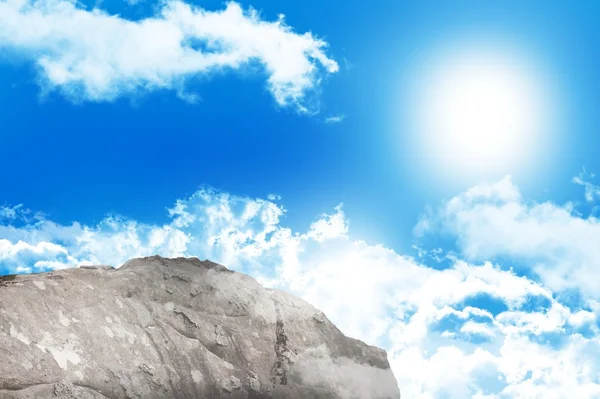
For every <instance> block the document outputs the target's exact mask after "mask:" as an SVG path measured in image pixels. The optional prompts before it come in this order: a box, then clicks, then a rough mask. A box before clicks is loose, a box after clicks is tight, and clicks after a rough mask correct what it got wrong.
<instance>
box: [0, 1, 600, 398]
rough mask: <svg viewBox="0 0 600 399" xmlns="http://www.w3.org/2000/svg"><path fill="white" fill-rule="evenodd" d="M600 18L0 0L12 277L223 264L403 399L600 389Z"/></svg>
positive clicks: (460, 9) (586, 7) (590, 12)
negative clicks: (306, 320)
mask: <svg viewBox="0 0 600 399" xmlns="http://www.w3.org/2000/svg"><path fill="white" fill-rule="evenodd" d="M598 8H600V5H596V4H594V3H593V2H580V3H579V4H577V5H574V4H567V3H566V2H548V1H546V2H541V1H539V2H538V1H530V2H526V4H525V2H518V1H487V2H477V1H458V0H457V1H452V2H448V1H401V2H399V1H387V0H382V1H379V2H377V3H376V4H369V5H366V4H363V3H360V2H343V3H342V2H338V1H329V2H325V4H323V2H317V1H312V0H307V1H303V2H291V1H280V2H272V1H259V0H256V1H250V2H246V1H245V2H230V3H225V2H221V1H212V0H206V1H196V2H181V1H172V0H170V1H164V2H154V1H152V0H137V1H136V0H129V1H127V0H97V1H96V2H92V1H82V2H77V3H75V2H71V1H69V0H37V1H36V0H0V168H1V170H2V171H3V174H2V184H1V185H0V274H11V273H36V272H43V271H49V270H53V269H60V268H66V267H76V266H78V265H85V264H109V265H113V266H116V267H118V266H120V265H121V264H122V263H124V262H125V261H126V260H128V259H130V258H132V257H138V256H147V255H152V254H160V255H163V256H197V257H199V258H201V259H206V258H208V259H211V260H214V261H217V262H219V263H222V264H224V265H226V266H227V267H229V268H231V269H233V270H237V271H240V272H244V273H247V274H250V275H251V276H253V277H254V278H256V279H257V280H258V281H260V282H261V283H262V284H264V285H267V286H270V287H277V288H281V289H285V290H287V291H289V292H292V293H294V294H296V295H298V296H300V297H302V298H304V299H306V300H307V301H309V302H310V303H311V304H313V305H314V306H316V307H317V308H319V309H321V310H323V311H324V312H325V313H326V314H327V315H328V317H329V318H330V319H331V320H332V321H333V322H334V323H336V325H338V326H339V328H340V329H341V330H342V331H343V332H344V333H346V334H347V335H349V336H352V337H355V338H359V339H361V340H364V341H365V342H367V343H370V344H374V345H378V346H380V347H382V348H384V349H386V350H387V352H388V358H389V360H390V364H391V366H392V369H393V371H394V373H395V375H396V378H397V380H398V384H399V387H400V390H401V392H402V396H403V398H465V397H474V398H480V399H483V398H513V397H514V398H534V397H540V398H565V397H577V398H594V397H600V361H599V360H598V359H599V358H600V356H598V355H599V353H598V352H599V349H598V348H600V346H599V345H598V344H599V343H600V342H599V340H600V330H599V327H600V324H599V317H600V302H599V301H600V295H599V294H598V293H599V292H600V283H599V282H598V279H597V278H596V276H597V271H598V268H599V267H600V245H598V240H599V239H600V224H599V223H598V219H597V215H598V201H599V200H600V179H599V178H598V177H596V175H595V173H600V157H598V156H597V149H598V148H600V147H599V145H600V139H599V138H598V135H597V133H596V126H599V125H600V113H598V112H597V108H598V104H600V76H599V75H598V72H597V71H598V70H600V68H599V67H600V56H599V55H598V54H600V44H598V41H597V40H595V39H596V38H597V37H598V35H599V34H600V25H599V24H598V23H597V17H596V16H597V15H598V14H599V12H600V10H599V9H598ZM357 292H360V293H361V295H356V293H357Z"/></svg>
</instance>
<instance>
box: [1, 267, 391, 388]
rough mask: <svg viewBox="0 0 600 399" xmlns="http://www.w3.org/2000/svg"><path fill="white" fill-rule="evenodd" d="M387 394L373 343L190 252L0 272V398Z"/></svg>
mask: <svg viewBox="0 0 600 399" xmlns="http://www.w3.org/2000/svg"><path fill="white" fill-rule="evenodd" d="M53 397H54V398H144V399H145V398H265V399H266V398H274V399H276V398H321V399H329V398H331V399H333V398H340V399H346V398H357V399H376V398H377V399H380V398H381V399H383V398H399V397H400V393H399V391H398V387H397V384H396V380H395V378H394V375H393V374H392V371H391V370H390V367H389V364H388V361H387V356H386V353H385V351H383V350H381V349H378V348H375V347H372V346H368V345H366V344H364V343H362V342H360V341H357V340H354V339H351V338H347V337H345V336H344V335H343V334H342V333H341V332H340V331H339V330H338V329H337V328H336V327H335V326H334V325H333V324H332V323H331V322H329V320H328V319H327V318H326V317H325V316H324V315H323V314H322V313H321V312H319V311H318V310H316V309H315V308H313V307H312V306H310V305H309V304H308V303H306V302H305V301H303V300H300V299H298V298H295V297H293V296H292V295H289V294H287V293H285V292H282V291H278V290H270V289H266V288H263V287H262V286H261V285H260V284H258V283H257V282H256V281H255V280H254V279H252V278H251V277H249V276H246V275H244V274H240V273H235V272H232V271H229V270H228V269H226V268H225V267H224V266H221V265H218V264H216V263H213V262H210V261H200V260H198V259H196V258H189V259H186V258H177V259H165V258H161V257H158V256H153V257H148V258H141V259H133V260H131V261H129V262H127V263H125V264H124V265H123V266H122V267H120V268H119V269H113V268H110V267H106V266H100V267H96V268H94V267H86V268H78V269H67V270H60V271H55V272H51V273H44V274H36V275H22V276H3V277H0V398H53Z"/></svg>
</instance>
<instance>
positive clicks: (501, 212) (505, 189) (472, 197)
mask: <svg viewBox="0 0 600 399" xmlns="http://www.w3.org/2000/svg"><path fill="white" fill-rule="evenodd" d="M586 196H587V194H586ZM416 230H417V232H418V233H419V234H421V235H424V234H427V232H431V231H433V232H436V231H438V230H442V231H445V232H446V233H448V234H450V235H451V236H452V237H455V238H456V242H457V244H458V246H459V248H460V250H461V251H462V253H463V254H464V256H466V257H467V259H471V260H484V259H491V258H500V257H509V258H511V259H512V260H513V261H514V262H519V261H520V262H525V263H526V264H527V265H529V267H530V268H532V269H533V270H534V272H535V273H536V274H537V275H538V276H539V277H540V278H541V279H542V280H543V281H544V283H545V284H546V285H547V286H548V287H550V288H551V289H553V290H556V291H564V290H568V289H581V290H582V291H583V292H584V293H585V294H586V295H589V296H590V297H593V298H596V299H600V297H599V296H598V293H600V281H598V279H597V278H596V277H595V276H596V274H597V267H598V264H600V245H598V237H600V223H599V222H598V219H596V218H595V217H593V216H589V217H582V216H580V215H579V214H578V213H577V212H575V209H574V207H573V205H572V204H570V203H568V204H566V205H557V204H554V203H552V202H542V203H535V202H529V201H525V200H524V199H523V198H522V196H521V194H520V192H519V190H518V188H517V187H516V186H515V185H514V184H513V183H512V181H511V179H510V177H506V178H504V179H502V180H501V181H499V182H497V183H494V184H489V185H481V186H478V187H476V188H473V189H471V190H469V191H467V192H465V193H463V194H460V195H458V196H456V197H454V198H452V199H451V200H449V201H448V202H447V203H445V204H444V206H442V207H441V208H440V209H437V210H433V211H430V212H429V213H428V214H426V215H425V216H424V217H423V218H422V220H421V221H420V222H419V224H418V227H417V229H416Z"/></svg>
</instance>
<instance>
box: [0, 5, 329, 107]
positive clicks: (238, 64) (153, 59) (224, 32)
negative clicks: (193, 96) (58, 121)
mask: <svg viewBox="0 0 600 399" xmlns="http://www.w3.org/2000/svg"><path fill="white" fill-rule="evenodd" d="M2 47H4V48H9V49H12V50H15V51H16V52H18V53H20V54H21V55H23V56H24V57H26V58H28V59H30V60H31V61H33V62H34V63H35V64H36V65H37V67H38V69H39V74H40V82H41V84H42V85H43V87H44V89H45V90H58V91H60V92H61V93H63V94H64V95H65V96H67V97H69V98H70V99H72V100H75V101H82V100H88V101H110V100H113V99H115V98H117V97H120V96H124V95H132V94H134V93H138V92H143V91H149V90H157V89H174V90H176V91H177V92H179V93H180V94H182V95H183V96H188V94H186V93H187V92H186V82H187V81H189V79H190V78H193V77H196V76H208V75H211V74H214V73H222V72H227V71H230V70H239V69H242V68H244V67H247V66H249V65H252V64H260V65H262V67H263V68H264V71H265V73H266V75H267V86H268V89H269V90H270V92H271V93H272V95H273V96H274V97H275V100H276V102H277V103H278V104H279V105H281V106H288V105H293V106H296V107H297V109H299V110H301V111H309V110H310V104H311V101H310V96H311V93H314V92H315V91H316V89H317V88H318V86H319V83H320V81H321V80H322V78H323V77H324V76H325V75H327V74H329V73H334V72H337V71H338V69H339V67H338V64H337V63H336V62H335V61H334V60H333V59H331V58H329V57H328V56H327V55H326V53H325V49H326V47H327V43H326V42H325V41H323V40H321V39H319V38H317V37H315V36H314V35H313V34H311V33H310V32H307V33H303V34H299V33H295V32H294V31H293V29H292V28H291V27H290V26H289V25H287V24H286V23H285V21H284V18H283V16H280V18H279V19H278V20H276V21H265V20H263V19H261V16H260V15H259V13H258V12H257V11H255V10H253V9H247V10H244V9H242V7H241V6H240V5H239V4H237V3H235V2H230V3H228V4H227V6H226V8H225V9H223V10H220V11H209V10H205V9H202V8H200V7H196V6H191V5H189V4H186V3H183V2H181V1H176V0H169V1H166V2H164V3H162V6H161V8H160V10H159V11H158V12H157V14H156V15H154V16H151V17H147V18H144V19H140V20H128V19H125V18H122V17H120V16H118V15H110V14H108V13H106V12H104V11H102V10H101V9H98V8H94V9H92V10H87V9H85V8H83V7H82V6H81V5H80V3H78V2H75V1H71V0H2V1H0V48H2Z"/></svg>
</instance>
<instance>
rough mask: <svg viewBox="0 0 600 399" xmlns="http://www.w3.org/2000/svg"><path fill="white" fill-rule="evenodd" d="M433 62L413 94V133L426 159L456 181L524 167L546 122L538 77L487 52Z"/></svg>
mask: <svg viewBox="0 0 600 399" xmlns="http://www.w3.org/2000/svg"><path fill="white" fill-rule="evenodd" d="M430 61H431V64H430V65H427V66H426V67H425V68H423V69H422V70H421V71H420V73H421V76H420V77H419V79H418V84H417V85H416V94H414V92H413V94H414V95H413V103H414V104H413V105H414V106H413V107H412V110H413V115H412V118H413V119H414V123H413V128H412V132H411V133H412V134H413V135H414V137H415V138H416V139H415V140H414V141H415V144H416V145H417V147H418V148H417V149H416V150H417V151H419V152H420V153H421V154H422V155H423V157H422V158H424V159H426V161H427V162H428V163H429V164H430V165H431V166H432V167H435V168H437V170H438V171H441V172H443V173H444V174H445V175H446V177H452V178H455V179H460V178H465V177H487V176H490V175H494V176H496V175H503V174H511V173H515V172H516V171H518V169H519V168H523V167H525V165H526V164H527V163H528V162H529V161H530V160H531V159H532V158H533V152H534V151H535V150H536V146H537V147H539V146H540V145H541V141H542V137H543V132H544V128H545V120H546V119H548V118H547V117H546V116H545V113H546V112H547V111H548V109H546V108H545V107H544V102H545V101H544V96H543V93H542V90H541V89H540V87H541V86H540V83H539V79H538V76H537V75H536V73H535V70H532V69H531V68H527V67H526V66H525V65H523V63H522V62H518V60H516V59H515V58H514V57H510V56H508V55H506V54H502V53H490V52H484V51H471V52H468V51H467V52H462V53H460V52H456V53H452V54H447V55H446V56H445V58H443V59H435V60H430Z"/></svg>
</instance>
